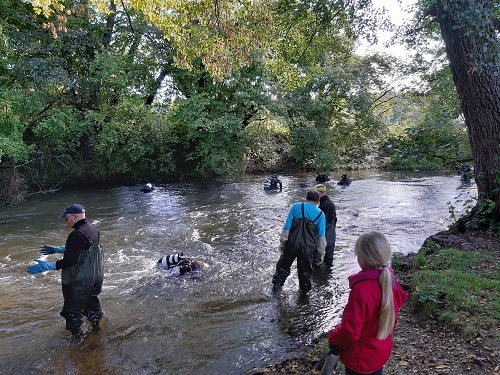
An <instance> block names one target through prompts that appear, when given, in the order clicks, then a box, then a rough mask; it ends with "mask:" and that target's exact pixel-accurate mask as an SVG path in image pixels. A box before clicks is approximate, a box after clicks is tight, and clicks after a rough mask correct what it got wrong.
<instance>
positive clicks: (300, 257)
mask: <svg viewBox="0 0 500 375" xmlns="http://www.w3.org/2000/svg"><path fill="white" fill-rule="evenodd" d="M318 206H319V193H318V192H317V191H315V190H309V191H308V192H307V195H306V201H305V202H298V203H294V204H293V205H292V207H291V208H290V210H289V212H288V216H287V219H286V221H285V225H284V226H283V229H282V231H281V235H280V246H279V250H280V253H281V256H280V259H279V260H278V263H277V264H276V271H275V273H274V276H273V280H272V282H273V294H277V293H278V291H279V289H280V288H281V287H282V286H283V285H284V283H285V280H286V279H287V277H288V276H289V275H290V267H291V265H292V263H293V262H294V261H295V259H297V273H298V278H299V286H300V289H301V291H302V293H307V292H309V291H310V290H311V274H312V263H313V262H314V264H315V265H318V266H320V265H321V263H322V259H323V257H324V255H325V246H326V238H325V230H326V219H325V214H324V213H323V211H321V210H320V209H319V208H318ZM316 248H317V249H318V255H317V257H316V259H314V260H313V253H314V250H315V249H316Z"/></svg>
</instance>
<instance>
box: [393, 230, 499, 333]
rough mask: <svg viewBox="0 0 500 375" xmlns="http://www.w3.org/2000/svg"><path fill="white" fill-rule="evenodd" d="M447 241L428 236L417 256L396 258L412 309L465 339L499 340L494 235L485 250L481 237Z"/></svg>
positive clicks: (497, 254) (497, 261)
mask: <svg viewBox="0 0 500 375" xmlns="http://www.w3.org/2000/svg"><path fill="white" fill-rule="evenodd" d="M448 240H449V239H445V238H444V237H442V236H441V237H439V236H436V237H431V238H430V239H429V240H428V241H426V242H425V244H424V245H423V246H422V248H421V249H420V251H419V252H418V253H417V254H414V255H410V256H409V257H408V259H405V260H404V259H401V258H399V257H397V256H396V257H395V259H394V261H393V264H394V267H395V270H396V272H397V273H398V274H400V276H399V278H400V279H401V280H402V282H403V283H404V284H405V285H406V288H407V289H408V291H409V293H410V295H409V299H408V304H409V308H410V311H412V312H413V313H414V314H415V315H416V316H417V317H419V318H420V319H432V320H434V321H436V322H438V323H440V324H441V325H443V326H446V327H447V328H450V329H452V330H454V331H456V333H457V334H460V335H462V336H463V337H464V338H466V339H471V338H473V337H477V336H482V337H492V338H494V339H496V340H499V339H500V336H499V328H498V322H499V321H500V298H499V294H500V272H499V268H500V267H499V250H498V248H499V247H500V245H499V244H498V242H499V239H498V237H497V236H495V235H492V239H491V243H489V244H488V246H487V247H486V248H485V246H484V245H486V243H485V242H486V241H487V240H485V239H484V237H481V239H480V240H479V242H478V243H476V244H472V243H471V246H464V244H463V243H462V244H460V243H458V242H457V243H456V244H454V243H453V242H452V241H451V242H448ZM495 242H496V243H495ZM409 262H410V267H409V268H408V263H409Z"/></svg>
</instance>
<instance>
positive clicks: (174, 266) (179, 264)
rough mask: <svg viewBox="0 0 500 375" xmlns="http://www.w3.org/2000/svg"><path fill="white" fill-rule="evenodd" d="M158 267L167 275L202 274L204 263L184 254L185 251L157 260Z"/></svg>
mask: <svg viewBox="0 0 500 375" xmlns="http://www.w3.org/2000/svg"><path fill="white" fill-rule="evenodd" d="M156 269H157V270H158V271H160V272H161V273H163V274H164V275H165V276H182V275H189V276H200V275H201V272H202V271H203V264H202V263H201V262H198V261H196V260H192V259H190V258H187V257H185V256H184V254H183V253H180V254H172V255H166V256H164V257H163V258H161V259H159V260H158V262H156Z"/></svg>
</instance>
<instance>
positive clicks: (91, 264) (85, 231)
mask: <svg viewBox="0 0 500 375" xmlns="http://www.w3.org/2000/svg"><path fill="white" fill-rule="evenodd" d="M59 218H60V219H63V218H64V221H65V222H66V224H67V225H68V227H71V228H73V231H72V232H71V233H70V234H69V235H68V238H67V240H66V244H65V246H51V245H43V246H42V247H41V248H40V252H41V253H42V254H43V255H49V254H54V253H63V254H64V255H63V258H62V259H60V260H58V261H56V262H45V261H42V260H40V259H35V261H36V262H37V264H35V265H31V266H28V272H29V273H30V274H32V275H36V274H38V273H40V272H44V271H53V270H62V272H61V282H62V293H63V298H64V305H63V309H62V311H61V316H62V317H63V318H64V319H66V329H67V330H68V331H71V333H72V335H73V337H74V338H81V337H83V330H82V327H81V326H82V317H83V316H86V317H87V319H88V320H89V321H90V323H91V325H92V327H93V328H95V329H96V328H98V327H99V320H100V319H101V317H102V315H103V314H102V310H101V305H100V302H99V297H98V296H99V294H100V293H101V290H102V283H103V277H104V269H103V253H102V251H101V243H100V235H99V231H98V230H97V228H95V227H94V226H93V225H91V224H90V223H89V222H88V221H87V219H86V218H85V208H84V207H83V206H82V205H80V204H72V205H70V206H68V207H66V208H65V209H64V212H63V213H62V214H61V215H59Z"/></svg>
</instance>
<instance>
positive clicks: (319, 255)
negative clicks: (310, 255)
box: [313, 251, 326, 267]
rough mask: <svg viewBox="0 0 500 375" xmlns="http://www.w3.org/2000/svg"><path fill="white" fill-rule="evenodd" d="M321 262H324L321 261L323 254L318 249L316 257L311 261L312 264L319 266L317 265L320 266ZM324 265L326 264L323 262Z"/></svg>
mask: <svg viewBox="0 0 500 375" xmlns="http://www.w3.org/2000/svg"><path fill="white" fill-rule="evenodd" d="M321 263H324V262H323V256H322V255H321V254H320V253H319V251H318V253H317V254H316V259H314V261H313V264H314V265H315V266H316V267H319V266H321ZM325 266H326V264H325Z"/></svg>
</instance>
